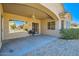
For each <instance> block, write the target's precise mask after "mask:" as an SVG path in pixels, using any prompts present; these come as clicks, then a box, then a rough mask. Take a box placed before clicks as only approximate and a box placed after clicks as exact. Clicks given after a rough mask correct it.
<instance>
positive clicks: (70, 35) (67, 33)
mask: <svg viewBox="0 0 79 59" xmlns="http://www.w3.org/2000/svg"><path fill="white" fill-rule="evenodd" d="M60 34H61V38H63V39H79V29H62V30H60Z"/></svg>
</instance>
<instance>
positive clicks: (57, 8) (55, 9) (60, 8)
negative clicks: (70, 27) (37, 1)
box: [41, 3, 64, 19]
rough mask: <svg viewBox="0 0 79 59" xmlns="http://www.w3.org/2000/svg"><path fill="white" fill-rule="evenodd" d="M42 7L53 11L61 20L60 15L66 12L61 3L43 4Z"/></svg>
mask: <svg viewBox="0 0 79 59" xmlns="http://www.w3.org/2000/svg"><path fill="white" fill-rule="evenodd" d="M41 5H43V6H45V7H46V8H48V9H49V10H51V11H52V12H53V13H54V14H55V15H56V16H57V17H58V18H59V19H60V17H59V14H60V13H62V12H64V7H63V4H61V3H41Z"/></svg>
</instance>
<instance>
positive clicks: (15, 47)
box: [0, 35, 79, 56]
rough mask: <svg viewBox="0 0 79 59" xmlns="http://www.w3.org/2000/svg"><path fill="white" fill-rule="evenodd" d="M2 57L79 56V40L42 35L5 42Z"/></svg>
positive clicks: (1, 52) (0, 52)
mask: <svg viewBox="0 0 79 59" xmlns="http://www.w3.org/2000/svg"><path fill="white" fill-rule="evenodd" d="M0 55H1V56H2V55H3V56H21V55H26V56H79V40H63V39H58V38H56V37H52V36H46V35H40V36H34V37H25V38H19V39H14V40H8V41H4V42H3V46H2V49H1V50H0Z"/></svg>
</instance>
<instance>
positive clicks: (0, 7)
mask: <svg viewBox="0 0 79 59" xmlns="http://www.w3.org/2000/svg"><path fill="white" fill-rule="evenodd" d="M2 12H3V10H2V5H1V4H0V48H1V45H2V42H1V39H2V38H1V36H2V35H1V34H2V32H1V26H2V24H1V14H2Z"/></svg>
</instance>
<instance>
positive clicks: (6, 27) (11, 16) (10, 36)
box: [4, 13, 41, 40]
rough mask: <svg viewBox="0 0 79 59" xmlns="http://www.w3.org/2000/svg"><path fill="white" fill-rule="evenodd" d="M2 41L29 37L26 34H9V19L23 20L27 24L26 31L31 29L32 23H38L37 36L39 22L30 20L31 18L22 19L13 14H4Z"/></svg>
mask: <svg viewBox="0 0 79 59" xmlns="http://www.w3.org/2000/svg"><path fill="white" fill-rule="evenodd" d="M4 19H5V21H4V33H5V34H4V39H5V40H6V39H13V38H19V37H26V36H29V34H28V33H27V32H17V33H9V23H8V21H9V19H17V20H23V21H27V22H28V29H29V30H30V29H32V22H35V23H39V34H40V28H41V27H40V20H39V19H36V20H32V18H28V17H23V16H19V15H15V14H10V13H4Z"/></svg>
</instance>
